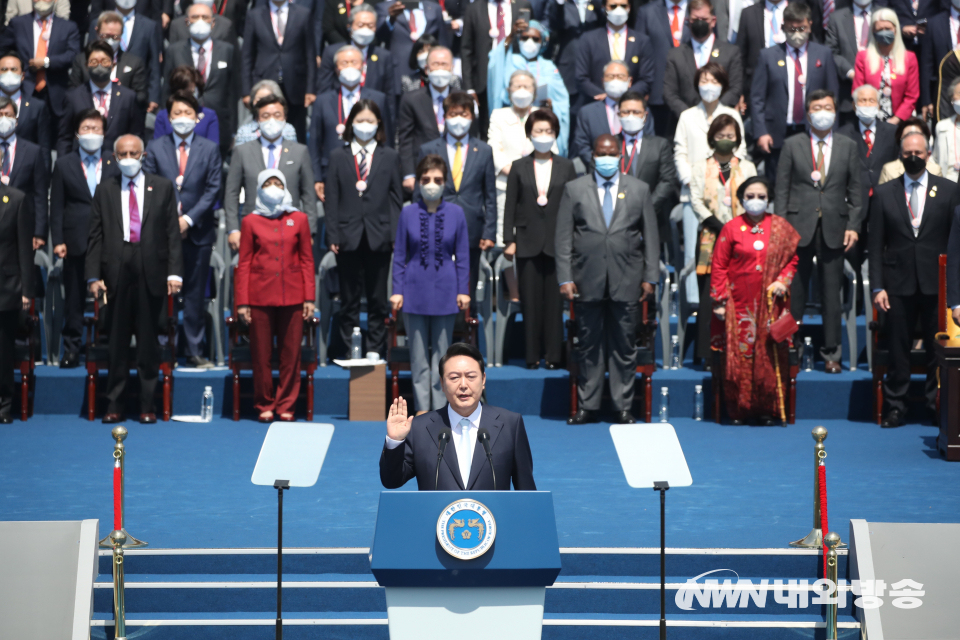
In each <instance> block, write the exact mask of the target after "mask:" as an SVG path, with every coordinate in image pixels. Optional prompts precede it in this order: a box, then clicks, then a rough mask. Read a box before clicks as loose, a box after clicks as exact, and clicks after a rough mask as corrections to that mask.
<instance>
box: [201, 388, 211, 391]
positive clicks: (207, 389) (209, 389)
mask: <svg viewBox="0 0 960 640" xmlns="http://www.w3.org/2000/svg"><path fill="white" fill-rule="evenodd" d="M203 390H204V391H213V387H204V388H203Z"/></svg>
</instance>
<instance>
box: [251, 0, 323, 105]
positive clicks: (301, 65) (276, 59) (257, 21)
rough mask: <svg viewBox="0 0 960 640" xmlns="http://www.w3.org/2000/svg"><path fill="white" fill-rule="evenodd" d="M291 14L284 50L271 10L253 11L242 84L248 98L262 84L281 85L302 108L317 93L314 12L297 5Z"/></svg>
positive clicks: (264, 8) (262, 8)
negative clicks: (262, 82)
mask: <svg viewBox="0 0 960 640" xmlns="http://www.w3.org/2000/svg"><path fill="white" fill-rule="evenodd" d="M287 11H288V14H287V27H286V32H285V33H284V34H283V46H281V45H279V44H277V36H276V35H275V34H274V32H273V22H272V21H271V19H270V10H269V9H268V8H267V7H256V8H254V9H253V10H251V11H250V15H249V18H250V19H249V20H247V28H246V30H245V31H244V34H243V74H242V76H241V83H240V84H241V91H242V92H243V95H244V96H248V95H250V89H251V88H252V87H253V85H255V84H256V83H257V82H259V81H261V80H273V81H275V82H277V83H278V84H279V85H280V86H281V87H282V88H283V90H284V92H285V93H286V97H287V99H288V100H289V101H290V102H292V103H293V104H294V105H302V104H303V99H304V96H305V95H306V94H308V93H315V88H314V86H315V84H314V80H315V78H314V76H315V75H316V71H317V60H316V49H315V46H314V44H315V43H314V39H313V29H312V26H313V25H312V24H311V23H310V17H311V16H310V11H308V10H307V9H304V8H303V7H301V6H299V5H296V4H291V5H290V7H289V8H288V9H287Z"/></svg>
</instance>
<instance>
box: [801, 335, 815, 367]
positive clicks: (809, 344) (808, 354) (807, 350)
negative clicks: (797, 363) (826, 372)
mask: <svg viewBox="0 0 960 640" xmlns="http://www.w3.org/2000/svg"><path fill="white" fill-rule="evenodd" d="M803 370H804V371H813V338H811V337H810V336H807V337H806V338H804V339H803Z"/></svg>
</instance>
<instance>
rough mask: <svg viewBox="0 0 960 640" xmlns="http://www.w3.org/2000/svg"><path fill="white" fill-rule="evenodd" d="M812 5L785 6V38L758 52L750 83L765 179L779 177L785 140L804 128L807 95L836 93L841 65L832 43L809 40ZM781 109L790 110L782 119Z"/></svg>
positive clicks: (755, 129) (797, 3) (752, 109)
mask: <svg viewBox="0 0 960 640" xmlns="http://www.w3.org/2000/svg"><path fill="white" fill-rule="evenodd" d="M811 24H812V23H811V21H810V7H809V6H807V5H806V4H804V3H803V2H794V3H793V4H789V5H787V8H786V9H784V10H783V32H784V34H785V37H786V40H787V41H786V43H784V44H779V45H777V46H774V47H770V48H769V49H764V50H763V51H761V52H760V59H759V61H758V62H757V68H756V69H755V70H754V74H753V86H752V87H751V88H750V111H751V113H752V116H753V134H754V136H755V137H756V138H757V149H758V151H760V152H762V153H764V154H767V157H766V160H765V162H764V165H765V167H766V174H767V179H768V180H770V181H771V182H775V181H776V179H777V162H778V161H779V159H780V149H781V148H782V147H783V141H784V139H786V138H789V137H790V136H792V135H796V134H798V133H804V132H805V131H806V102H805V101H806V98H807V94H808V93H810V92H812V91H816V90H818V89H827V90H828V91H830V92H831V93H832V94H833V95H837V91H838V81H837V68H836V66H835V65H834V63H833V53H832V52H831V51H830V49H829V48H828V47H826V46H825V45H822V44H817V43H816V42H810V33H811ZM783 114H787V117H786V118H784V117H783Z"/></svg>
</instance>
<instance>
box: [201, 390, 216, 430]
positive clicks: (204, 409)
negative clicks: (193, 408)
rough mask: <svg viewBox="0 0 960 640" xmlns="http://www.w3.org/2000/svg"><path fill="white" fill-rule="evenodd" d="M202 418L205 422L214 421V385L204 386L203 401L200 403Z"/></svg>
mask: <svg viewBox="0 0 960 640" xmlns="http://www.w3.org/2000/svg"><path fill="white" fill-rule="evenodd" d="M200 419H201V420H203V421H204V422H212V421H213V387H204V388H203V402H202V403H201V404H200Z"/></svg>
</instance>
